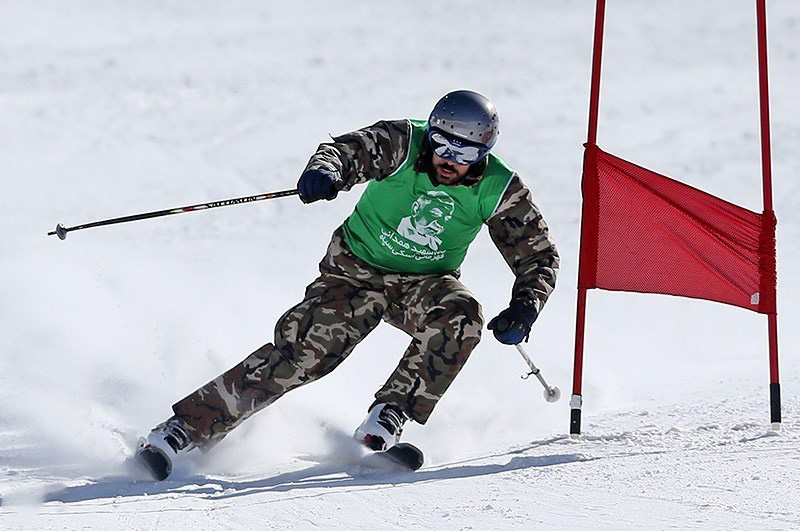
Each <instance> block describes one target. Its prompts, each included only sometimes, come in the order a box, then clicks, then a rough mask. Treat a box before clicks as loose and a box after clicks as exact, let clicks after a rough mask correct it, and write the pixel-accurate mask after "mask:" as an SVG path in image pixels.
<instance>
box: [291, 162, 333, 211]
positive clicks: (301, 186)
mask: <svg viewBox="0 0 800 531" xmlns="http://www.w3.org/2000/svg"><path fill="white" fill-rule="evenodd" d="M336 185H337V182H336V177H334V176H333V174H332V173H330V172H328V171H325V170H306V171H304V172H303V175H301V176H300V180H299V181H297V190H298V191H299V192H300V200H301V201H302V202H303V203H313V202H314V201H319V200H320V199H326V200H328V201H330V200H331V199H334V198H335V197H336V195H337V194H338V193H339V188H338V187H337V186H336Z"/></svg>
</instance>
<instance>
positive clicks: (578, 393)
mask: <svg viewBox="0 0 800 531" xmlns="http://www.w3.org/2000/svg"><path fill="white" fill-rule="evenodd" d="M605 11H606V1H605V0H597V8H596V12H595V19H594V51H593V54H592V87H591V92H590V96H589V132H588V137H587V144H588V147H587V149H588V148H591V147H594V146H596V145H597V115H598V110H599V107H600V66H601V61H602V57H603V26H604V22H605ZM583 172H584V180H585V179H586V158H584V167H583ZM585 217H586V214H585V212H584V213H583V215H582V217H581V248H580V257H579V259H578V261H579V264H578V269H579V272H578V308H577V316H576V324H575V364H574V367H573V374H572V399H571V400H570V403H569V406H570V423H569V433H570V436H571V437H578V436H579V435H580V433H581V407H582V406H583V395H582V381H583V346H584V335H585V329H586V292H587V290H588V287H587V285H586V278H585V276H586V275H585V272H584V269H583V267H584V255H583V253H584V252H586V251H587V250H588V248H589V247H591V246H587V245H586V244H585V240H586V239H587V238H590V239H591V238H597V235H596V234H588V229H587V223H586V221H587V220H586V219H585ZM593 262H594V261H592V263H593Z"/></svg>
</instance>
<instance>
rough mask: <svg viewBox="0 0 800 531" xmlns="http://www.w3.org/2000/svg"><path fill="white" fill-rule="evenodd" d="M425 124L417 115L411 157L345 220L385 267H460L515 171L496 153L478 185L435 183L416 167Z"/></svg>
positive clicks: (362, 249)
mask: <svg viewBox="0 0 800 531" xmlns="http://www.w3.org/2000/svg"><path fill="white" fill-rule="evenodd" d="M425 129H426V122H425V121H423V120H412V121H411V137H410V140H409V142H410V145H409V148H408V156H407V158H406V160H405V162H404V163H403V164H402V165H401V166H400V167H399V168H398V169H397V170H395V172H394V173H393V174H391V175H389V176H388V177H386V178H385V179H382V180H380V181H375V180H373V181H370V182H369V184H368V185H367V188H366V190H365V191H364V194H363V195H362V196H361V199H360V200H359V201H358V204H357V205H356V208H355V210H354V211H353V213H352V214H351V215H350V217H349V218H347V221H345V223H344V237H345V241H346V242H347V245H348V246H349V247H350V250H351V251H352V252H353V253H354V254H355V255H356V256H357V257H359V258H360V259H362V260H364V261H365V262H366V263H368V264H369V265H371V266H373V267H375V268H377V269H380V270H382V271H389V272H394V273H420V274H429V273H445V272H448V271H453V270H455V269H458V267H459V266H460V265H461V263H462V262H463V261H464V257H465V256H466V254H467V248H468V247H469V245H470V244H471V243H472V241H473V240H474V239H475V237H476V236H477V235H478V232H480V230H481V226H482V225H483V223H484V222H485V221H486V220H487V219H489V217H490V216H491V215H492V214H493V213H494V211H495V209H496V208H497V205H498V204H499V202H500V199H501V197H502V196H503V193H504V192H505V190H506V188H507V187H508V184H509V182H510V181H511V176H512V175H513V173H514V170H512V169H511V168H510V167H509V166H508V165H507V164H506V163H505V162H504V161H503V160H502V159H500V158H499V157H496V156H495V155H493V154H491V153H490V154H489V156H488V157H489V158H488V160H487V165H486V171H485V172H484V174H483V178H481V180H480V181H479V182H478V184H476V185H475V186H471V187H467V186H446V185H439V186H434V184H433V183H432V182H431V179H430V177H428V174H427V173H417V172H416V171H414V163H415V162H416V160H417V156H418V155H419V151H420V149H421V147H422V140H423V138H424V137H425Z"/></svg>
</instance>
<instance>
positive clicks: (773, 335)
mask: <svg viewBox="0 0 800 531" xmlns="http://www.w3.org/2000/svg"><path fill="white" fill-rule="evenodd" d="M756 26H757V28H758V88H759V101H760V107H761V169H762V176H763V181H764V185H763V192H764V217H765V218H767V219H774V216H775V212H774V211H773V206H772V156H771V152H770V151H771V150H770V131H769V130H770V127H769V84H768V81H767V78H768V72H767V3H766V0H756ZM773 265H774V264H773ZM762 274H763V272H762ZM770 288H771V290H772V291H773V293H772V294H771V295H772V297H776V293H775V291H776V288H775V284H774V283H773V284H772V285H771V286H770ZM775 307H776V310H775V312H773V313H769V314H767V333H768V337H769V372H770V384H769V394H770V420H771V422H772V428H773V429H775V430H777V429H780V426H781V384H780V380H779V378H778V315H777V303H776V305H775Z"/></svg>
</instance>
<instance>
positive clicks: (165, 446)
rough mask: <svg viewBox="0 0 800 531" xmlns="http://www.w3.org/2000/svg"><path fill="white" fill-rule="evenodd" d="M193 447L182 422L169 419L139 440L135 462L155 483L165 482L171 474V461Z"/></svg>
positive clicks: (176, 419) (175, 418)
mask: <svg viewBox="0 0 800 531" xmlns="http://www.w3.org/2000/svg"><path fill="white" fill-rule="evenodd" d="M194 447H195V444H194V442H193V441H192V439H191V436H190V435H189V432H188V430H187V429H186V428H185V426H184V425H183V422H182V421H181V420H180V419H178V418H177V417H171V418H169V419H167V420H166V421H165V422H162V423H161V424H159V425H158V426H156V427H155V428H153V431H151V432H150V434H149V435H148V436H147V438H146V439H145V438H144V437H142V438H140V439H139V448H138V449H137V451H136V460H137V461H138V462H139V463H141V464H142V465H144V467H145V468H146V469H147V470H148V471H149V472H150V474H151V475H152V476H153V479H155V480H156V481H163V480H165V479H166V478H167V477H168V476H169V475H170V474H171V473H172V461H173V459H175V458H176V457H177V456H178V455H182V454H184V453H186V452H188V451H189V450H191V449H193V448H194Z"/></svg>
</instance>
